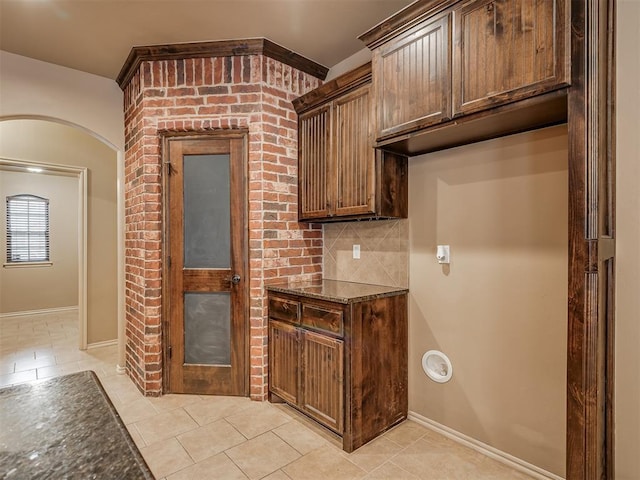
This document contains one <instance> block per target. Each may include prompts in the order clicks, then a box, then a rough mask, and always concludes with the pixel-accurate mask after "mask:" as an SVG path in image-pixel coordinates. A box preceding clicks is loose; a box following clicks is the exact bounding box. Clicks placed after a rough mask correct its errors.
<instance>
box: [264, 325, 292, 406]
mask: <svg viewBox="0 0 640 480" xmlns="http://www.w3.org/2000/svg"><path fill="white" fill-rule="evenodd" d="M299 332H300V330H299V329H297V328H296V327H294V326H293V325H288V324H286V323H282V322H276V321H273V320H269V390H270V391H271V392H273V393H275V394H276V395H278V396H279V397H280V398H282V399H283V400H284V401H285V402H288V403H291V404H293V405H297V404H298V384H299V372H300V370H299V368H298V365H299V363H300V355H299V352H300V347H299V345H300V343H299V342H300V340H299V337H300V334H299Z"/></svg>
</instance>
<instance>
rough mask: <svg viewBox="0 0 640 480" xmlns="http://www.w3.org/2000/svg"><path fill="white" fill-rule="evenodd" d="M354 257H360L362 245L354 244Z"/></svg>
mask: <svg viewBox="0 0 640 480" xmlns="http://www.w3.org/2000/svg"><path fill="white" fill-rule="evenodd" d="M353 258H355V259H358V258H360V245H357V244H356V245H354V246H353Z"/></svg>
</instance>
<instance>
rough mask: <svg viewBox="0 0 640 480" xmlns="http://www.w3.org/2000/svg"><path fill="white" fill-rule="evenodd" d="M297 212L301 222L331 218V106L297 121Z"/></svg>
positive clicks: (323, 106) (304, 115)
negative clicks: (303, 220) (298, 143)
mask: <svg viewBox="0 0 640 480" xmlns="http://www.w3.org/2000/svg"><path fill="white" fill-rule="evenodd" d="M298 125H299V127H298V132H299V133H298V135H299V142H300V147H299V153H298V173H299V175H298V180H299V181H298V194H299V197H298V199H299V200H298V205H299V208H298V211H299V218H300V219H312V218H324V217H328V216H329V215H330V212H332V210H333V205H332V204H331V203H330V196H332V195H331V194H330V192H329V188H330V186H331V185H330V184H329V178H330V174H331V172H330V171H329V154H330V152H331V137H330V132H331V106H330V105H322V106H320V107H318V108H315V109H313V110H311V111H309V112H305V113H304V114H301V115H300V117H299V119H298Z"/></svg>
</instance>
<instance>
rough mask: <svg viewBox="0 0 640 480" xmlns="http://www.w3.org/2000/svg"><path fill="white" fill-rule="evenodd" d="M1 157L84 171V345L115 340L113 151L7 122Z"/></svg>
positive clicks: (54, 128) (65, 131) (87, 139)
mask: <svg viewBox="0 0 640 480" xmlns="http://www.w3.org/2000/svg"><path fill="white" fill-rule="evenodd" d="M34 139H37V141H34ZM0 156H3V157H7V158H11V159H20V160H29V161H36V162H43V163H54V164H60V165H71V166H80V167H87V168H88V191H89V195H88V228H87V230H88V258H87V266H88V291H87V317H88V318H87V341H88V343H89V344H92V343H98V342H103V341H108V340H115V339H116V338H117V336H118V332H117V233H116V167H117V162H116V153H115V151H114V150H112V149H111V148H109V147H108V146H106V145H105V144H104V143H102V142H100V141H98V140H96V139H95V138H93V137H92V136H90V135H88V134H87V133H85V132H83V131H81V130H79V129H76V128H72V127H69V126H66V125H61V124H57V123H52V122H46V121H40V120H8V121H4V122H0ZM69 214H70V215H75V212H73V211H72V212H69ZM72 248H75V247H74V246H72ZM29 309H31V308H29Z"/></svg>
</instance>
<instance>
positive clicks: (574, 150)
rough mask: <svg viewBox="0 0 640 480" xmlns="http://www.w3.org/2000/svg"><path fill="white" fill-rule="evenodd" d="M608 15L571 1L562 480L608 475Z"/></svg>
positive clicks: (611, 187) (605, 7)
mask: <svg viewBox="0 0 640 480" xmlns="http://www.w3.org/2000/svg"><path fill="white" fill-rule="evenodd" d="M613 15H614V5H613V2H611V1H610V0H594V1H586V0H574V1H573V2H572V3H571V32H572V35H571V58H572V64H571V77H572V78H571V88H570V89H569V97H568V124H569V129H568V134H569V289H568V291H569V309H568V313H569V315H568V327H569V329H568V344H567V465H566V467H567V479H568V480H591V479H594V480H595V479H605V478H613V466H614V452H613V445H612V442H613V434H612V432H613V419H614V415H613V406H614V405H613V401H614V400H613V382H614V378H613V361H614V350H613V348H614V345H613V343H612V340H613V328H614V310H613V305H612V301H613V296H614V295H613V292H614V288H615V279H614V275H613V272H614V268H615V263H614V262H615V258H614V257H613V256H614V254H615V244H614V238H613V233H614V232H615V228H614V223H613V222H614V219H615V204H614V202H615V200H614V198H615V197H614V195H613V192H615V178H614V175H613V168H614V165H615V162H614V154H615V152H614V146H613V142H614V137H613V133H614V132H615V126H614V125H612V124H611V122H612V121H613V119H614V118H615V117H614V115H613V113H614V110H613V109H614V105H613V101H614V98H615V90H614V88H615V86H614V83H613V76H612V72H613V68H614V62H615V58H614V52H613V38H614V30H615V29H614V28H613V27H614V19H613ZM601 248H602V249H603V251H602V252H601V251H600V249H601Z"/></svg>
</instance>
